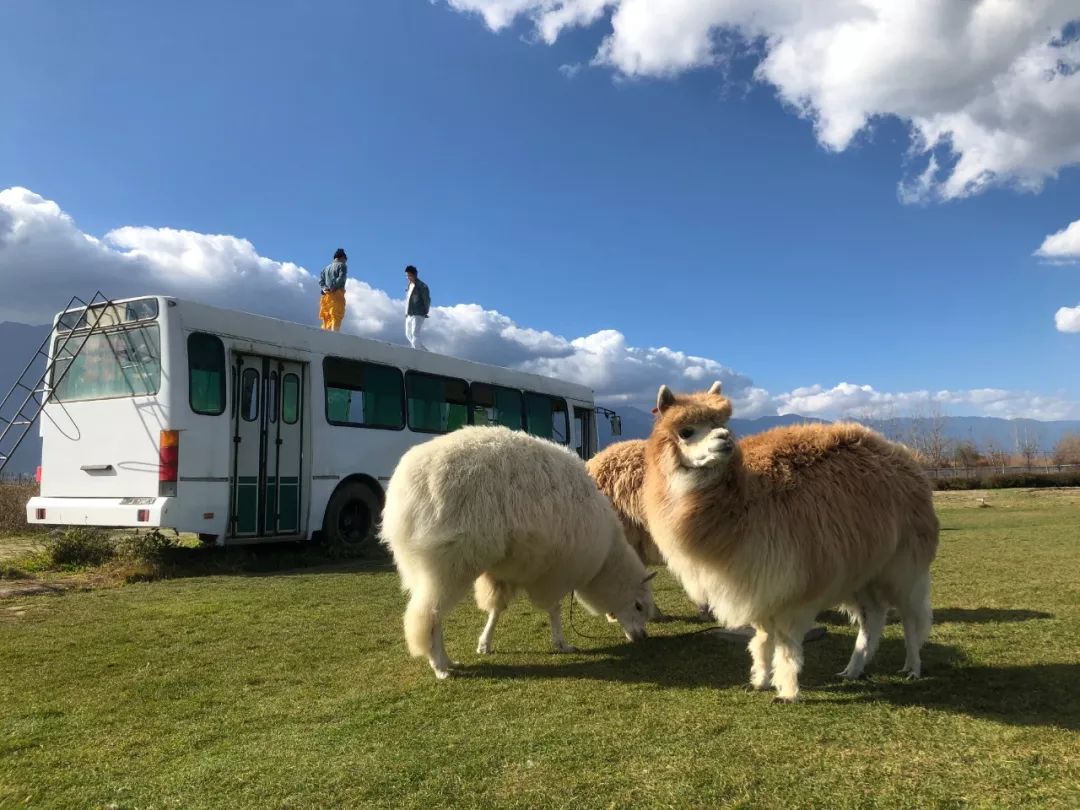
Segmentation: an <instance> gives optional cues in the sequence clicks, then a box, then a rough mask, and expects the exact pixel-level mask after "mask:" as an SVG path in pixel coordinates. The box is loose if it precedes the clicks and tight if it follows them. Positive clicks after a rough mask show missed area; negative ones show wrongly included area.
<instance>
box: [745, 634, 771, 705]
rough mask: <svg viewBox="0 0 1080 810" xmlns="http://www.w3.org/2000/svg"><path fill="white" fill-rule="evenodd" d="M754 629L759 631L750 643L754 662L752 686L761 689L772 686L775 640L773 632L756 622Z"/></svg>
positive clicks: (751, 676) (751, 674)
mask: <svg viewBox="0 0 1080 810" xmlns="http://www.w3.org/2000/svg"><path fill="white" fill-rule="evenodd" d="M754 629H755V630H756V631H757V632H756V633H755V634H754V637H753V638H752V639H750V644H749V645H748V649H749V650H750V657H751V658H752V659H753V662H754V663H753V665H752V666H751V667H750V686H751V687H753V688H754V689H756V690H759V691H760V690H762V689H768V688H769V687H770V686H772V674H773V673H772V661H773V654H774V652H775V642H774V638H773V636H772V634H771V633H769V631H768V630H766V629H765V628H764V627H763V626H761V625H759V624H755V625H754Z"/></svg>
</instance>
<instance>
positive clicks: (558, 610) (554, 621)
mask: <svg viewBox="0 0 1080 810" xmlns="http://www.w3.org/2000/svg"><path fill="white" fill-rule="evenodd" d="M548 618H549V619H550V620H551V646H552V647H554V648H555V652H561V653H572V652H577V651H578V648H577V647H575V646H574V645H573V644H570V643H569V642H568V641H567V640H566V637H565V636H564V635H563V630H562V603H561V602H556V603H555V605H554V606H553V607H551V608H549V609H548Z"/></svg>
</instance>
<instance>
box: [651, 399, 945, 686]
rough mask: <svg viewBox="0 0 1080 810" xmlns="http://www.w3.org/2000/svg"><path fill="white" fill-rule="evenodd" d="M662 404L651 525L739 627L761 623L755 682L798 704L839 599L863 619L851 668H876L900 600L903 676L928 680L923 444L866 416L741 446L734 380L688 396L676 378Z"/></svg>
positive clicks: (927, 495) (690, 579)
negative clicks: (912, 444)
mask: <svg viewBox="0 0 1080 810" xmlns="http://www.w3.org/2000/svg"><path fill="white" fill-rule="evenodd" d="M657 409H658V416H657V420H656V424H655V425H654V426H653V431H652V435H651V436H650V437H649V440H648V443H647V445H646V474H645V498H644V502H645V515H646V518H647V525H648V526H649V530H650V532H651V534H652V537H653V539H654V541H655V542H656V545H657V546H658V547H659V548H660V550H661V552H662V553H663V555H664V557H665V558H666V559H667V562H668V567H669V568H670V569H671V570H672V571H673V572H674V573H675V575H676V576H677V577H678V578H679V580H680V581H681V582H682V583H683V586H684V587H686V589H687V592H688V593H690V594H696V593H704V594H706V595H707V596H708V601H709V605H710V607H711V608H712V610H713V612H714V613H715V614H716V615H717V617H718V618H720V619H721V620H722V621H726V622H727V623H728V624H731V625H741V624H751V625H753V627H754V629H755V630H756V634H755V636H754V638H753V640H752V641H751V642H750V653H751V655H752V657H753V667H752V669H751V677H750V682H751V685H752V686H753V687H754V688H756V689H766V688H768V687H769V686H771V685H775V687H776V690H777V693H778V696H777V699H778V700H782V701H785V702H791V701H794V700H796V699H797V698H798V694H799V671H800V669H801V668H802V663H803V654H802V640H803V636H804V634H805V632H806V631H807V629H809V628H810V626H811V625H812V624H813V621H814V617H815V616H816V615H817V613H818V612H819V611H820V610H822V609H824V608H827V607H831V606H833V605H840V606H842V607H843V608H844V609H845V610H846V611H847V612H848V614H849V615H850V616H851V617H852V620H853V621H855V622H857V623H858V625H859V635H858V639H857V640H856V642H855V650H854V652H853V653H852V655H851V660H850V661H849V662H848V665H847V667H846V668H845V669H844V671H843V672H841V673H840V675H841V676H842V677H844V678H858V677H860V676H861V675H862V671H863V668H864V667H865V665H866V663H867V661H869V659H870V658H871V657H872V656H873V654H874V650H875V649H876V647H877V643H878V640H879V639H880V637H881V632H882V629H883V628H884V625H885V614H886V611H887V610H888V608H889V606H895V607H896V608H897V610H898V611H899V612H900V615H901V618H902V619H903V624H904V640H905V644H906V647H907V658H906V660H905V662H904V669H903V670H902V672H906V673H908V674H909V676H910V677H913V678H917V677H918V676H919V675H920V673H921V662H920V657H919V651H920V648H921V647H922V645H923V643H924V642H925V641H926V637H927V635H928V634H929V631H930V624H931V621H932V613H931V610H930V563H931V562H932V561H933V559H934V555H935V553H936V551H937V543H938V521H937V517H936V516H935V514H934V507H933V499H932V495H931V491H930V485H929V482H928V481H927V479H926V476H925V475H924V473H923V472H922V470H921V469H920V468H919V466H918V464H916V462H915V460H914V459H913V458H912V456H911V453H910V452H908V450H907V449H906V448H904V447H902V446H900V445H898V444H894V443H892V442H889V441H886V440H885V439H884V438H882V437H881V436H879V435H878V434H876V433H874V432H873V431H870V430H867V429H866V428H864V427H862V426H860V425H855V424H838V425H800V426H793V427H784V428H776V429H774V430H770V431H767V432H765V433H761V434H758V435H756V436H752V437H750V438H747V439H744V440H743V441H742V442H740V443H739V444H736V443H735V440H734V437H733V436H732V435H731V432H730V431H729V429H728V427H727V422H728V420H729V419H730V418H731V402H730V401H729V400H728V399H727V398H726V397H724V396H721V394H720V383H715V384H714V385H713V387H712V388H711V389H709V391H708V392H706V393H704V394H691V395H688V396H676V395H675V394H673V393H672V392H671V391H670V390H669V389H668V388H667V386H663V387H661V388H660V393H659V396H658V398H657Z"/></svg>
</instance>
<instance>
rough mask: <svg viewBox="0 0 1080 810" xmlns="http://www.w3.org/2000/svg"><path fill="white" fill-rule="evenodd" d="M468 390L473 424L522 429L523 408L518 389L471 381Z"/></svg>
mask: <svg viewBox="0 0 1080 810" xmlns="http://www.w3.org/2000/svg"><path fill="white" fill-rule="evenodd" d="M469 390H470V392H471V394H472V415H473V424H474V425H502V426H503V427H508V428H512V429H514V430H521V429H522V427H523V426H524V419H523V417H524V415H525V408H524V407H523V405H522V401H521V392H520V391H518V390H517V389H515V388H503V387H502V386H499V385H488V384H487V383H473V384H472V386H471V387H470V389H469Z"/></svg>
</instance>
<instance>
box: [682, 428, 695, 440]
mask: <svg viewBox="0 0 1080 810" xmlns="http://www.w3.org/2000/svg"><path fill="white" fill-rule="evenodd" d="M693 435H694V429H693V428H683V429H682V430H680V431H679V438H680V439H689V438H690V437H691V436H693Z"/></svg>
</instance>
